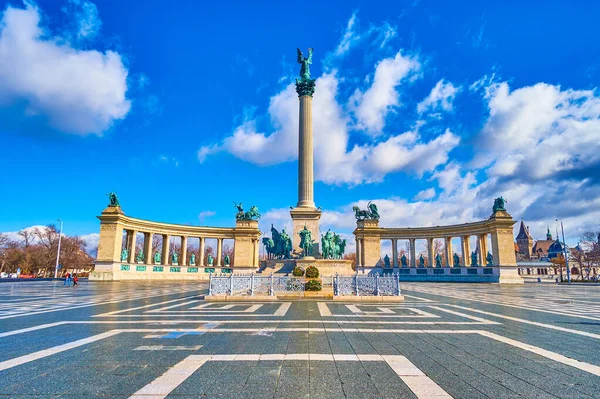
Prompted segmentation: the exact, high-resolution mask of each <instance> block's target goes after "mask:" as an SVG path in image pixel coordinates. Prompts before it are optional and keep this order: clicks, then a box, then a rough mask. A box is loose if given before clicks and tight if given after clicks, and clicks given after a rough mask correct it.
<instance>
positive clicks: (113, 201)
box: [106, 191, 121, 207]
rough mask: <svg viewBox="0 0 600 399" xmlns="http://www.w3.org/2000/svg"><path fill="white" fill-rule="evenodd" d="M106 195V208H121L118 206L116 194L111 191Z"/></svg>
mask: <svg viewBox="0 0 600 399" xmlns="http://www.w3.org/2000/svg"><path fill="white" fill-rule="evenodd" d="M106 195H108V206H109V207H116V206H121V205H120V204H119V198H117V193H115V192H114V191H111V192H110V193H108V194H106Z"/></svg>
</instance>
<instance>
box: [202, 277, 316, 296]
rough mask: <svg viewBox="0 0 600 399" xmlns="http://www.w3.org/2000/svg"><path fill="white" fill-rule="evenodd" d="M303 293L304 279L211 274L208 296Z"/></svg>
mask: <svg viewBox="0 0 600 399" xmlns="http://www.w3.org/2000/svg"><path fill="white" fill-rule="evenodd" d="M294 292H304V279H302V278H296V277H289V276H274V275H273V274H271V275H270V276H256V275H255V274H254V273H252V274H249V275H248V274H246V275H242V274H218V275H217V274H214V275H213V274H211V275H209V277H208V295H210V296H214V295H239V296H243V295H250V296H254V295H268V296H274V295H277V294H285V293H294Z"/></svg>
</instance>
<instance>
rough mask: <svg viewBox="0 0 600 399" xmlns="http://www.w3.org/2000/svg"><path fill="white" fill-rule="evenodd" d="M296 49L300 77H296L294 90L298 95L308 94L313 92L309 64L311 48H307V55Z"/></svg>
mask: <svg viewBox="0 0 600 399" xmlns="http://www.w3.org/2000/svg"><path fill="white" fill-rule="evenodd" d="M297 50H298V64H302V66H301V67H300V77H299V78H296V92H297V93H298V95H299V96H300V97H302V96H310V97H312V95H313V94H314V92H315V79H311V78H310V66H309V65H310V64H312V54H313V49H312V48H309V49H308V57H304V56H303V55H302V51H300V49H297Z"/></svg>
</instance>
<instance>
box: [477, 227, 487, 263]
mask: <svg viewBox="0 0 600 399" xmlns="http://www.w3.org/2000/svg"><path fill="white" fill-rule="evenodd" d="M483 246H484V244H483V239H482V236H481V235H478V236H477V247H479V253H478V254H477V255H478V257H477V264H478V265H479V266H483V265H484V261H485V255H484V254H483Z"/></svg>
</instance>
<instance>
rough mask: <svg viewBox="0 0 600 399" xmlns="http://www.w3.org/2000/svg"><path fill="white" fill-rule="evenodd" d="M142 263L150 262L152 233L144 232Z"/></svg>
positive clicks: (148, 263)
mask: <svg viewBox="0 0 600 399" xmlns="http://www.w3.org/2000/svg"><path fill="white" fill-rule="evenodd" d="M144 263H145V264H147V265H151V264H152V233H144Z"/></svg>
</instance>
